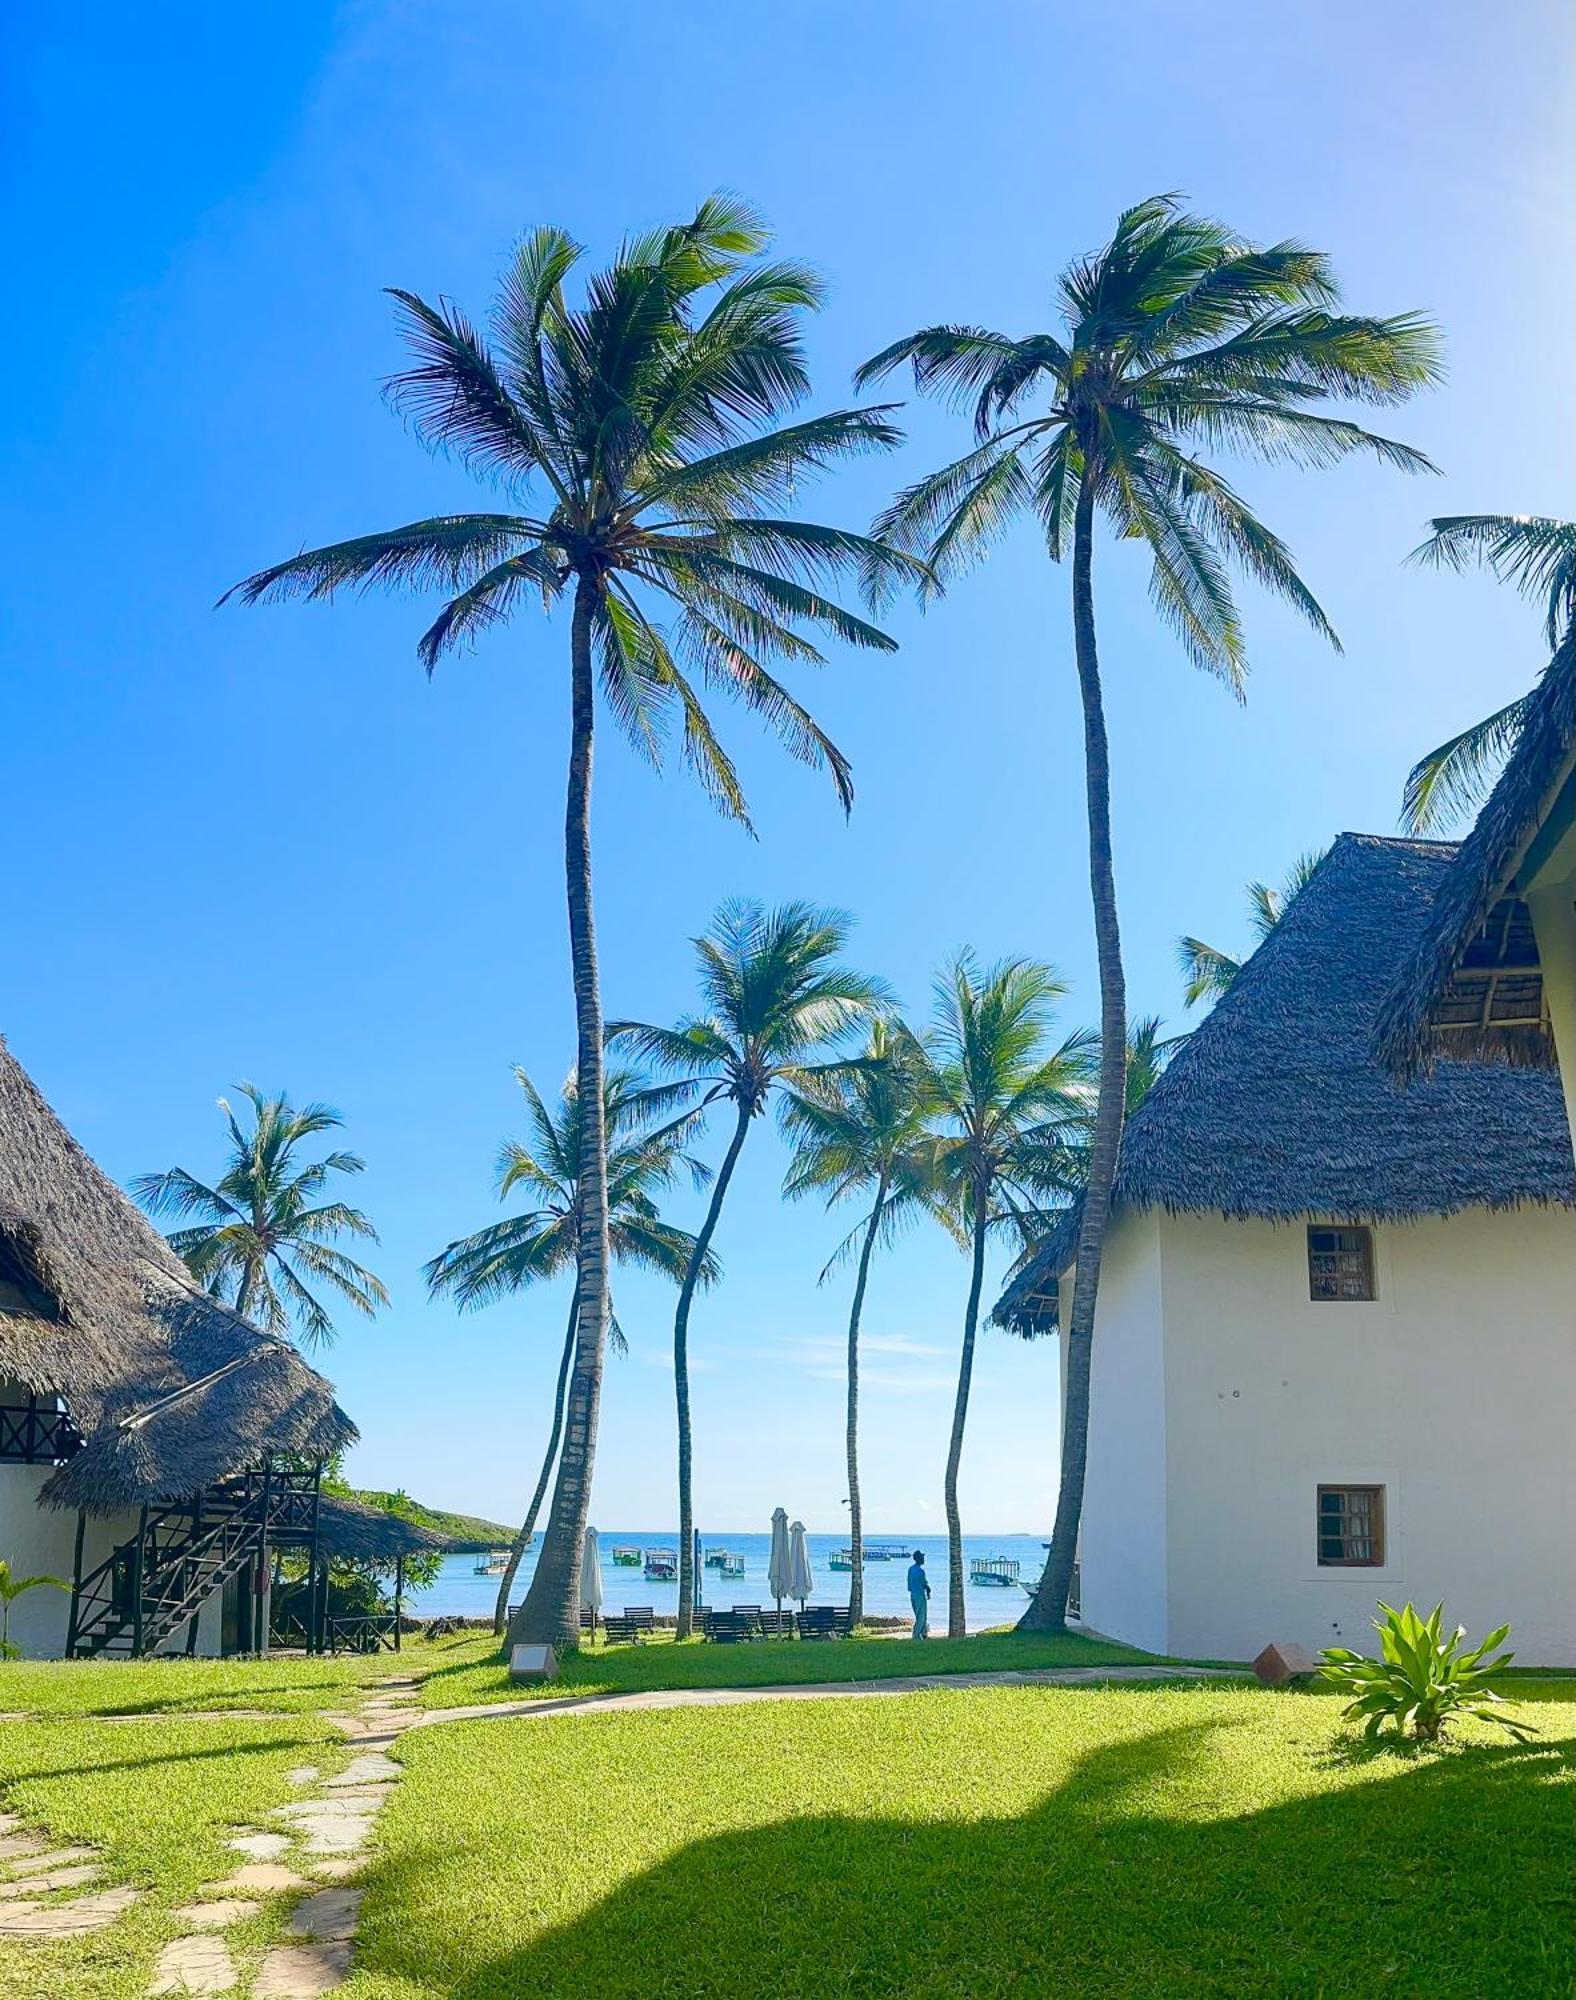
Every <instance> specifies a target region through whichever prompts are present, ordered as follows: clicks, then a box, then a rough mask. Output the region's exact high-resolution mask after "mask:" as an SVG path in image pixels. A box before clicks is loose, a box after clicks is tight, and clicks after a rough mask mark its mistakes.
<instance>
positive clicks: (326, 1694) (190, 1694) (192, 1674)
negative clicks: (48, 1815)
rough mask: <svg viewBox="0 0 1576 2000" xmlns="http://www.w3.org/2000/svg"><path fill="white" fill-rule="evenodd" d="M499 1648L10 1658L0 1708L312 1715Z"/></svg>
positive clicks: (413, 1646)
mask: <svg viewBox="0 0 1576 2000" xmlns="http://www.w3.org/2000/svg"><path fill="white" fill-rule="evenodd" d="M495 1651H496V1648H495V1647H494V1646H493V1644H492V1642H491V1640H486V1641H485V1642H484V1641H482V1640H480V1639H474V1640H471V1639H452V1640H439V1641H437V1642H436V1643H435V1644H434V1645H432V1646H428V1645H426V1644H425V1643H423V1642H421V1641H419V1640H416V1641H407V1642H406V1645H405V1649H404V1651H403V1652H401V1653H399V1654H394V1653H374V1654H371V1655H368V1656H365V1657H363V1656H360V1655H355V1654H350V1653H343V1654H339V1655H336V1656H335V1657H333V1658H331V1659H321V1660H306V1659H281V1658H277V1657H276V1658H271V1659H266V1660H247V1659H239V1660H188V1659H185V1658H179V1659H156V1660H137V1661H129V1660H10V1661H6V1662H5V1663H4V1664H0V1714H3V1713H6V1712H9V1711H13V1710H18V1709H21V1710H25V1711H27V1712H28V1713H29V1714H32V1715H39V1716H45V1715H57V1716H65V1715H84V1716H86V1715H147V1714H171V1715H176V1714H179V1713H180V1712H181V1711H182V1710H187V1711H190V1710H193V1709H202V1710H214V1709H225V1708H266V1709H272V1710H274V1711H276V1712H277V1713H279V1714H281V1715H285V1714H308V1713H311V1712H313V1711H315V1710H318V1709H333V1708H334V1707H335V1706H336V1705H339V1704H343V1703H348V1702H351V1701H353V1700H354V1699H355V1698H356V1697H357V1696H358V1695H359V1694H360V1692H361V1691H362V1690H363V1689H364V1688H365V1687H366V1685H367V1684H368V1683H369V1682H371V1681H374V1680H378V1679H381V1678H382V1677H383V1676H384V1675H386V1674H393V1673H405V1672H420V1671H422V1670H424V1669H426V1668H428V1667H430V1666H431V1665H433V1664H434V1663H437V1664H440V1665H442V1664H448V1663H450V1662H452V1661H453V1660H454V1659H455V1658H456V1657H457V1656H463V1657H465V1658H467V1659H469V1658H474V1657H478V1656H480V1655H481V1654H482V1653H483V1652H486V1653H494V1652H495ZM3 1726H4V1725H0V1727H3Z"/></svg>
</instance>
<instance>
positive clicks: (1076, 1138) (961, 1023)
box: [926, 952, 1096, 1639]
mask: <svg viewBox="0 0 1576 2000" xmlns="http://www.w3.org/2000/svg"><path fill="white" fill-rule="evenodd" d="M1066 990H1067V989H1066V986H1065V985H1064V983H1063V982H1062V981H1061V980H1060V979H1058V978H1057V977H1056V975H1055V974H1054V973H1053V972H1052V971H1051V969H1050V967H1049V966H1045V965H1037V964H1034V963H1032V962H1030V961H1028V960H1025V959H1005V960H1003V961H1002V962H1001V963H1000V964H999V965H993V966H991V967H989V968H987V969H985V970H983V971H982V970H981V968H980V967H979V966H978V964H977V963H976V962H975V959H974V957H973V955H972V953H969V952H962V953H960V954H959V956H958V957H957V958H956V959H954V960H953V962H952V963H951V964H950V965H949V966H948V967H947V968H946V970H945V971H944V972H943V973H942V975H941V977H940V978H939V979H938V980H937V982H936V1005H935V1019H934V1022H933V1025H932V1026H931V1028H930V1031H929V1033H928V1035H927V1036H926V1048H927V1052H928V1055H929V1060H930V1078H929V1086H928V1090H929V1095H930V1097H931V1100H932V1103H933V1105H934V1109H935V1116H936V1120H937V1129H938V1142H937V1168H938V1172H939V1176H940V1180H941V1185H942V1186H943V1187H944V1188H945V1189H947V1190H948V1191H949V1193H950V1195H951V1197H952V1200H953V1202H954V1204H955V1206H956V1210H957V1214H958V1217H959V1220H960V1223H961V1225H962V1230H963V1232H964V1235H965V1238H966V1241H967V1243H968V1247H969V1253H970V1262H969V1294H968V1304H967V1306H966V1308H965V1310H964V1315H963V1347H962V1352H961V1354H960V1356H959V1361H958V1388H957V1395H956V1397H955V1399H954V1402H953V1410H952V1436H951V1440H950V1442H949V1444H948V1447H947V1472H946V1488H945V1501H946V1512H947V1554H948V1581H947V1636H948V1637H949V1638H952V1639H961V1638H962V1637H963V1635H964V1632H965V1631H966V1629H967V1627H966V1625H965V1621H964V1611H963V1525H962V1519H961V1516H960V1514H959V1511H958V1469H959V1467H960V1465H961V1464H962V1460H963V1434H964V1427H965V1425H966V1423H967V1421H968V1413H969V1391H970V1388H971V1385H972V1382H973V1377H974V1339H975V1335H976V1333H977V1332H978V1329H979V1313H980V1292H981V1289H982V1287H983V1285H984V1282H985V1252H986V1248H987V1246H988V1244H989V1241H990V1239H991V1237H992V1236H994V1235H999V1234H1006V1235H1008V1236H1010V1237H1011V1238H1012V1239H1013V1241H1014V1244H1015V1247H1017V1248H1019V1249H1022V1248H1023V1247H1025V1246H1026V1245H1027V1244H1028V1243H1029V1242H1031V1241H1033V1240H1034V1239H1035V1238H1037V1237H1039V1236H1042V1235H1044V1233H1045V1229H1046V1226H1047V1221H1048V1218H1049V1216H1050V1214H1051V1213H1052V1212H1053V1211H1054V1210H1057V1209H1061V1208H1065V1207H1066V1205H1067V1203H1068V1201H1069V1200H1070V1199H1072V1197H1073V1196H1074V1195H1075V1194H1076V1193H1077V1192H1078V1191H1079V1188H1080V1185H1081V1183H1082V1182H1083V1181H1084V1179H1085V1177H1086V1172H1087V1147H1086V1144H1085V1143H1084V1134H1085V1132H1086V1129H1087V1125H1088V1115H1089V1086H1090V1084H1091V1083H1092V1081H1093V1074H1092V1071H1093V1055H1094V1049H1095V1044H1096V1038H1095V1037H1094V1036H1093V1035H1092V1034H1091V1033H1089V1032H1088V1030H1086V1029H1081V1030H1079V1031H1078V1032H1077V1033H1076V1034H1074V1035H1071V1036H1069V1037H1068V1038H1067V1040H1065V1041H1063V1042H1062V1043H1061V1044H1060V1045H1059V1046H1055V1047H1053V1046H1052V1044H1051V1010H1052V1007H1053V1005H1054V1003H1055V1002H1056V1001H1057V1000H1059V999H1060V998H1061V996H1062V995H1063V993H1065V992H1066Z"/></svg>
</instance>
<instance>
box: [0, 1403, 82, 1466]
mask: <svg viewBox="0 0 1576 2000" xmlns="http://www.w3.org/2000/svg"><path fill="white" fill-rule="evenodd" d="M81 1449H82V1436H81V1433H80V1432H79V1431H78V1429H77V1427H76V1425H75V1424H74V1423H73V1422H72V1421H71V1419H70V1417H69V1416H67V1414H66V1412H65V1411H64V1410H61V1409H56V1408H54V1407H53V1406H52V1405H51V1404H48V1403H41V1402H40V1401H39V1400H38V1398H37V1397H36V1396H30V1397H29V1398H28V1400H27V1401H26V1402H25V1403H0V1462H4V1463H7V1464H11V1465H58V1464H59V1463H60V1462H61V1460H62V1459H66V1458H70V1457H71V1456H72V1455H73V1454H74V1453H75V1452H78V1451H80V1450H81Z"/></svg>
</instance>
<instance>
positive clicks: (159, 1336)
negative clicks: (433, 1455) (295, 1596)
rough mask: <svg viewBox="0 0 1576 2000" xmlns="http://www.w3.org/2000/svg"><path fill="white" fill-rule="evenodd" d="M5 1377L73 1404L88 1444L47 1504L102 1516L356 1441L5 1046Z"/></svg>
mask: <svg viewBox="0 0 1576 2000" xmlns="http://www.w3.org/2000/svg"><path fill="white" fill-rule="evenodd" d="M0 1379H9V1380H11V1381H13V1382H16V1383H19V1384H21V1385H23V1386H24V1387H25V1388H26V1389H28V1390H29V1391H30V1392H32V1393H33V1394H35V1395H38V1396H45V1397H54V1398H60V1399H63V1400H64V1403H65V1406H66V1410H67V1412H68V1414H69V1417H70V1421H71V1423H72V1425H73V1426H74V1428H75V1430H76V1431H77V1433H78V1435H79V1436H80V1438H81V1439H82V1444H81V1447H80V1449H78V1450H77V1451H75V1452H74V1453H73V1454H72V1455H71V1456H70V1457H69V1458H67V1459H66V1460H65V1462H64V1463H63V1464H62V1465H61V1466H60V1467H59V1469H58V1470H57V1471H56V1472H55V1473H54V1474H53V1475H52V1476H51V1478H50V1479H49V1480H48V1482H47V1484H46V1485H45V1488H44V1491H43V1495H42V1498H43V1500H44V1502H45V1504H46V1505H49V1506H55V1507H70V1508H78V1507H80V1508H84V1509H86V1510H87V1511H88V1512H89V1513H95V1514H104V1513H110V1512H112V1511H114V1510H116V1509H120V1508H125V1507H129V1506H138V1507H140V1506H144V1505H154V1504H157V1503H159V1502H163V1501H169V1500H176V1499H179V1498H182V1497H183V1496H185V1495H188V1494H191V1493H194V1492H197V1491H199V1490H201V1489H202V1488H203V1487H205V1486H208V1485H210V1484H212V1483H213V1482H214V1481H216V1480H220V1479H223V1478H225V1477H227V1476H229V1475H230V1474H233V1473H238V1472H242V1471H244V1470H246V1469H247V1468H248V1467H250V1466H253V1465H255V1464H257V1462H258V1461H259V1460H260V1459H261V1458H262V1457H263V1456H264V1455H265V1454H267V1453H269V1452H299V1453H305V1454H309V1455H311V1456H327V1455H328V1454H330V1453H332V1452H334V1451H336V1450H338V1449H339V1448H340V1447H341V1446H343V1445H345V1444H348V1443H349V1442H350V1441H351V1440H352V1439H353V1438H354V1437H355V1435H356V1430H355V1426H354V1425H353V1424H352V1423H351V1421H350V1419H349V1418H348V1417H347V1416H346V1415H345V1413H344V1412H343V1411H342V1410H341V1409H340V1408H339V1407H338V1405H337V1404H336V1403H335V1401H334V1397H333V1392H332V1390H331V1389H330V1387H329V1385H328V1383H327V1382H325V1381H324V1379H323V1378H322V1376H321V1375H319V1374H318V1373H317V1372H316V1371H315V1370H314V1369H312V1368H310V1367H308V1365H307V1363H306V1362H305V1361H304V1360H303V1359H302V1358H301V1356H300V1354H298V1353H297V1351H296V1350H295V1349H294V1348H293V1347H291V1346H289V1345H288V1344H287V1343H285V1342H283V1341H280V1340H275V1339H271V1338H270V1337H269V1336H268V1335H266V1334H264V1333H261V1332H259V1331H258V1329H257V1328H256V1327H254V1326H252V1325H250V1324H249V1323H248V1322H247V1321H246V1320H244V1319H242V1318H241V1317H240V1315H239V1314H238V1313H235V1312H233V1311H231V1309H230V1308H229V1307H228V1306H225V1305H222V1304H220V1303H219V1301H218V1300H216V1299H212V1298H210V1297H209V1296H208V1295H207V1294H206V1293H205V1292H204V1291H203V1290H202V1288H201V1287H200V1286H199V1285H198V1284H197V1283H196V1282H195V1280H194V1279H193V1278H192V1276H191V1274H190V1273H189V1272H188V1271H187V1269H186V1266H185V1265H184V1264H183V1263H182V1262H181V1260H180V1259H179V1258H178V1257H177V1256H176V1255H175V1253H174V1251H172V1250H171V1249H170V1247H169V1245H168V1244H167V1243H166V1242H165V1241H164V1239H163V1237H162V1236H160V1235H159V1233H158V1232H157V1231H156V1230H155V1229H154V1228H153V1226H152V1225H151V1224H150V1223H149V1222H148V1221H147V1219H146V1218H145V1217H144V1216H143V1215H142V1214H141V1213H140V1211H139V1210H138V1209H137V1208H136V1207H134V1206H133V1204H132V1203H131V1202H130V1201H129V1200H128V1199H127V1197H126V1196H125V1195H124V1194H122V1193H121V1191H120V1189H119V1188H117V1187H116V1186H115V1184H114V1183H113V1182H112V1181H111V1180H110V1179H109V1178H108V1177H107V1176H106V1175H105V1174H103V1173H102V1172H101V1171H100V1170H99V1168H98V1167H97V1166H95V1165H94V1163H93V1161H92V1160H90V1159H89V1158H88V1156H87V1154H86V1153H84V1152H83V1150H82V1148H81V1147H80V1146H79V1145H78V1144H77V1143H76V1141H75V1140H74V1139H73V1138H72V1137H71V1135H70V1133H69V1132H67V1130H66V1129H65V1127H64V1126H63V1125H62V1124H61V1123H60V1121H59V1119H58V1118H56V1116H55V1114H54V1113H53V1112H52V1111H51V1110H50V1108H49V1106H48V1105H47V1104H46V1103H45V1102H44V1100H43V1098H42V1097H41V1096H40V1095H39V1093H38V1091H37V1089H36V1088H35V1087H34V1085H33V1083H32V1081H31V1080H30V1078H29V1077H28V1076H27V1075H26V1073H25V1072H24V1070H23V1069H22V1066H21V1064H20V1063H19V1062H18V1061H17V1060H16V1058H15V1056H13V1055H12V1054H11V1052H10V1050H9V1049H8V1048H6V1046H5V1045H4V1043H3V1042H0Z"/></svg>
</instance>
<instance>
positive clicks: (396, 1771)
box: [323, 1751, 405, 1792]
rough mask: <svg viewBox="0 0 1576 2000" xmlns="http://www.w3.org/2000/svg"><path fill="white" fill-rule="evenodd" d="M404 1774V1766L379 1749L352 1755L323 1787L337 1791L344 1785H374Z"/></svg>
mask: <svg viewBox="0 0 1576 2000" xmlns="http://www.w3.org/2000/svg"><path fill="white" fill-rule="evenodd" d="M404 1775H405V1766H404V1765H403V1764H396V1763H395V1761H394V1759H393V1758H392V1757H385V1756H384V1755H383V1754H382V1752H381V1751H374V1752H373V1753H372V1754H371V1755H370V1756H366V1757H352V1758H351V1760H350V1762H349V1763H348V1764H347V1765H346V1766H345V1768H344V1770H343V1771H341V1772H340V1774H339V1776H338V1777H337V1778H330V1779H329V1780H328V1782H327V1784H326V1785H325V1786H324V1787H323V1789H324V1790H325V1791H328V1792H337V1791H339V1790H340V1789H342V1787H344V1786H345V1785H376V1784H381V1783H382V1782H383V1781H384V1779H398V1778H403V1777H404Z"/></svg>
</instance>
